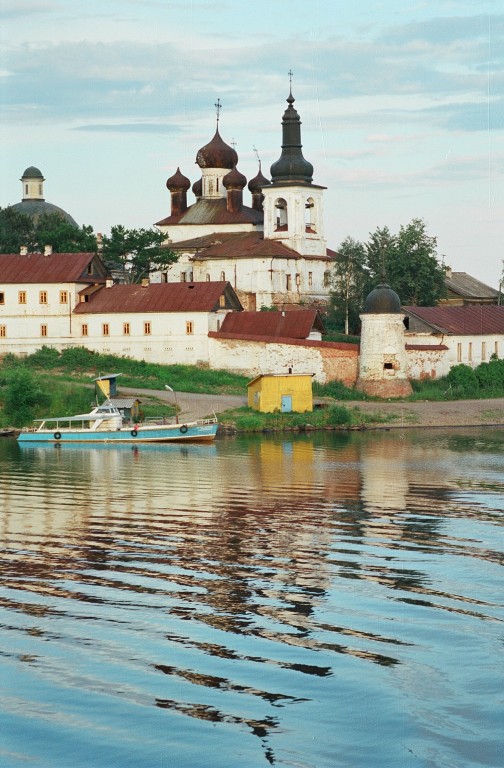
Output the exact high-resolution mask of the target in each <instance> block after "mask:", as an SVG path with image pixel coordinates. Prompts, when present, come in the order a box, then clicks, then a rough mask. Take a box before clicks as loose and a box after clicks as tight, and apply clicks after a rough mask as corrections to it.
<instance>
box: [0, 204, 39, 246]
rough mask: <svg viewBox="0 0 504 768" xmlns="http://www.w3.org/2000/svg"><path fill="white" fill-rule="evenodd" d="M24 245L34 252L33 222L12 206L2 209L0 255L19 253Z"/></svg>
mask: <svg viewBox="0 0 504 768" xmlns="http://www.w3.org/2000/svg"><path fill="white" fill-rule="evenodd" d="M22 245H26V246H27V247H28V249H29V250H33V245H34V231H33V220H32V218H31V217H30V216H27V215H26V214H25V213H20V212H19V211H17V210H16V209H15V208H12V207H11V206H10V205H9V206H7V207H6V208H0V253H19V249H20V248H21V246H22Z"/></svg>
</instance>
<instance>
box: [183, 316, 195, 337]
mask: <svg viewBox="0 0 504 768" xmlns="http://www.w3.org/2000/svg"><path fill="white" fill-rule="evenodd" d="M193 331H194V327H193V322H192V320H187V321H186V324H185V332H186V333H187V334H189V335H190V334H192V333H193Z"/></svg>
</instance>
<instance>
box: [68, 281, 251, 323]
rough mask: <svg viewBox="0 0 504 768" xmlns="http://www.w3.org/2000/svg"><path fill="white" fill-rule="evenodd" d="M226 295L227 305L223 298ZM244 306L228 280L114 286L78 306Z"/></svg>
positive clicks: (88, 309)
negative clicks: (223, 302) (222, 300)
mask: <svg viewBox="0 0 504 768" xmlns="http://www.w3.org/2000/svg"><path fill="white" fill-rule="evenodd" d="M223 294H224V296H225V307H221V306H220V301H219V300H220V297H221V296H222V295H223ZM224 308H227V309H236V310H240V309H241V304H240V302H239V300H238V297H237V296H236V293H235V292H234V290H233V288H232V287H231V285H230V284H229V283H228V282H226V281H225V280H223V281H219V282H208V283H151V284H150V285H145V286H144V285H112V286H111V287H110V288H106V287H104V288H101V289H100V290H99V291H97V292H96V293H94V294H92V295H91V296H89V297H88V301H82V302H79V304H77V306H76V307H75V310H74V311H75V312H76V313H78V314H84V315H86V314H103V313H131V312H143V313H147V312H212V311H214V310H217V309H224Z"/></svg>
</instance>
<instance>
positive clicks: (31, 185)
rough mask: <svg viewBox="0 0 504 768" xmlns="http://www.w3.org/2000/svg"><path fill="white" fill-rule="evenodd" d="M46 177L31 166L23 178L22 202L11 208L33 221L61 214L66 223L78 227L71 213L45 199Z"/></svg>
mask: <svg viewBox="0 0 504 768" xmlns="http://www.w3.org/2000/svg"><path fill="white" fill-rule="evenodd" d="M44 181H45V179H44V177H43V176H42V173H41V172H40V171H39V169H38V168H35V166H34V165H30V167H29V168H27V169H26V171H25V172H24V173H23V175H22V176H21V184H22V200H21V202H20V203H15V204H14V205H11V206H10V207H11V208H13V209H14V210H15V211H18V213H23V214H25V215H26V216H30V218H32V219H39V218H40V217H41V216H45V215H47V214H51V213H57V214H59V215H60V216H61V217H62V218H63V219H65V221H68V222H69V223H70V224H73V225H74V226H75V227H77V226H78V224H77V222H76V221H75V219H74V218H72V216H70V214H69V213H67V212H66V211H64V210H63V208H59V207H58V206H57V205H53V203H48V202H47V201H46V200H45V198H44Z"/></svg>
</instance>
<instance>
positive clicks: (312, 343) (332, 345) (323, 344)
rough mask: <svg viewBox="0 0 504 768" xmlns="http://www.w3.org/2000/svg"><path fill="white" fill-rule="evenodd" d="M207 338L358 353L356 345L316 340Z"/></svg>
mask: <svg viewBox="0 0 504 768" xmlns="http://www.w3.org/2000/svg"><path fill="white" fill-rule="evenodd" d="M208 336H209V337H210V338H212V339H230V340H235V341H262V342H266V343H268V342H269V343H270V344H292V345H294V346H297V347H316V348H319V347H320V348H323V349H340V350H343V351H347V352H354V353H355V354H357V353H358V351H359V345H358V344H349V343H348V342H345V341H318V340H317V339H293V338H289V337H281V336H274V337H272V336H260V335H259V334H250V335H247V336H245V335H244V334H241V333H222V332H221V331H209V332H208Z"/></svg>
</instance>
